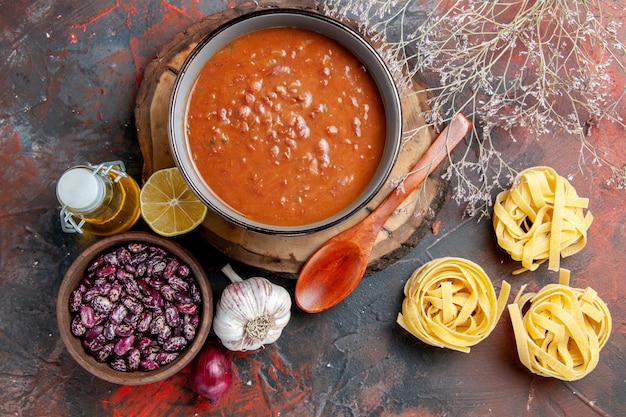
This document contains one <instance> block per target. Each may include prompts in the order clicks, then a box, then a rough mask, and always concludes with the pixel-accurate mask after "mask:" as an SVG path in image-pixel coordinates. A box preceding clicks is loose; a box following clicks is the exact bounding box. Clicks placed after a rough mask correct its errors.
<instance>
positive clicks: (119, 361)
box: [109, 358, 128, 372]
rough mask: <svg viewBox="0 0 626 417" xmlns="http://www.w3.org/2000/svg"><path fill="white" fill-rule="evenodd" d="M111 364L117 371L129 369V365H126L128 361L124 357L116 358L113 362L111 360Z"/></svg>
mask: <svg viewBox="0 0 626 417" xmlns="http://www.w3.org/2000/svg"><path fill="white" fill-rule="evenodd" d="M109 365H110V366H111V368H113V369H115V370H116V371H121V372H126V371H128V367H127V366H126V361H125V360H124V358H115V359H113V360H112V361H111V362H109Z"/></svg>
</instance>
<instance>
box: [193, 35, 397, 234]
mask: <svg viewBox="0 0 626 417" xmlns="http://www.w3.org/2000/svg"><path fill="white" fill-rule="evenodd" d="M187 106H188V107H187V114H186V124H185V129H186V135H187V141H188V144H189V149H190V152H191V154H192V159H193V162H194V164H195V166H196V169H197V170H198V172H199V173H200V175H201V176H202V177H203V178H204V180H205V181H206V183H207V184H208V185H209V187H210V188H211V189H212V190H213V191H214V192H215V193H216V194H217V195H218V196H219V197H220V198H221V199H222V200H223V201H224V202H225V203H226V204H228V205H229V206H230V207H232V208H233V209H235V210H237V211H238V212H240V213H241V214H242V215H243V216H245V217H247V218H249V219H251V220H253V221H257V222H261V223H265V224H271V225H278V226H299V225H305V224H310V223H314V222H317V221H321V220H323V219H326V218H328V217H330V216H332V215H334V214H336V213H338V212H340V211H341V210H343V209H344V208H346V207H347V206H349V205H350V203H351V202H353V201H354V200H355V199H357V197H358V196H359V195H360V194H361V193H362V191H363V190H364V189H365V188H366V186H367V185H368V183H369V182H370V180H371V179H372V177H373V175H374V173H375V171H376V168H377V166H378V164H379V162H380V160H381V157H382V154H383V148H384V146H385V131H386V124H385V113H384V108H383V103H382V100H381V98H380V95H379V92H378V89H377V87H376V84H375V83H374V81H373V79H372V78H371V77H370V75H369V74H368V72H367V71H366V70H365V67H364V66H363V65H362V64H361V62H360V61H359V60H358V59H357V58H356V57H355V56H354V55H352V54H351V53H350V52H349V51H348V50H346V49H345V48H344V47H343V46H341V45H340V44H338V43H337V42H336V41H333V40H331V39H329V38H327V37H325V36H323V35H321V34H318V33H315V32H312V31H308V30H303V29H296V28H270V29H263V30H259V31H257V32H253V33H250V34H248V35H245V36H243V37H241V38H238V39H235V40H234V41H232V42H230V43H229V44H228V45H226V46H224V47H223V48H222V49H220V50H219V51H218V52H216V53H215V54H214V55H213V56H212V57H211V58H210V59H209V61H208V62H207V63H206V64H205V65H204V67H203V68H202V70H201V71H200V74H199V76H198V78H197V80H196V81H195V84H194V86H193V89H192V92H191V95H190V98H189V102H188V105H187Z"/></svg>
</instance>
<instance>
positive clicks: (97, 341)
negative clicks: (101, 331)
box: [88, 335, 106, 352]
mask: <svg viewBox="0 0 626 417" xmlns="http://www.w3.org/2000/svg"><path fill="white" fill-rule="evenodd" d="M105 344H106V339H105V338H104V335H98V336H96V337H94V338H93V339H92V340H91V341H90V342H89V344H88V346H89V350H90V351H91V352H97V351H99V350H100V349H102V347H103V346H104V345H105Z"/></svg>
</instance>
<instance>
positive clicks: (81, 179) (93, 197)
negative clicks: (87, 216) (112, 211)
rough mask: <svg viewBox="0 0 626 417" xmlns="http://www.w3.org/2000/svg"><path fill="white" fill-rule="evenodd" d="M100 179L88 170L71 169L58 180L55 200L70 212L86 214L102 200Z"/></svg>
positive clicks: (102, 185)
mask: <svg viewBox="0 0 626 417" xmlns="http://www.w3.org/2000/svg"><path fill="white" fill-rule="evenodd" d="M104 194H105V189H104V183H103V181H102V178H100V177H99V176H98V175H97V174H94V172H93V171H92V170H90V169H89V168H81V167H77V168H71V169H69V170H67V171H65V173H63V175H61V178H59V182H58V183H57V199H58V200H59V203H61V204H62V205H63V206H67V207H68V208H69V209H70V210H74V211H79V212H85V213H88V212H90V211H92V210H94V209H96V208H98V206H100V204H102V200H104Z"/></svg>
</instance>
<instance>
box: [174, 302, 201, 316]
mask: <svg viewBox="0 0 626 417" xmlns="http://www.w3.org/2000/svg"><path fill="white" fill-rule="evenodd" d="M176 308H177V309H178V311H180V312H181V313H182V314H192V315H193V314H196V313H198V306H197V305H195V304H192V303H177V304H176Z"/></svg>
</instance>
